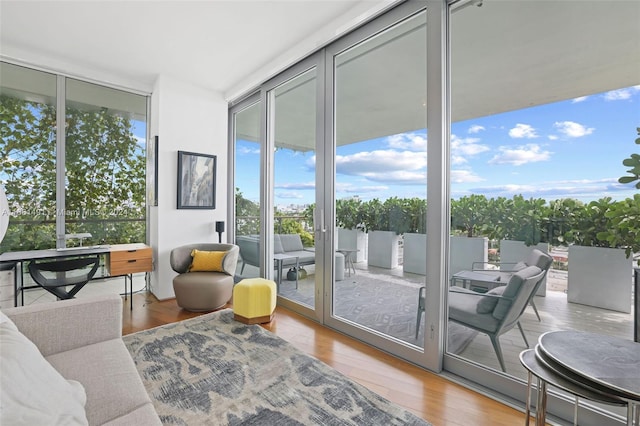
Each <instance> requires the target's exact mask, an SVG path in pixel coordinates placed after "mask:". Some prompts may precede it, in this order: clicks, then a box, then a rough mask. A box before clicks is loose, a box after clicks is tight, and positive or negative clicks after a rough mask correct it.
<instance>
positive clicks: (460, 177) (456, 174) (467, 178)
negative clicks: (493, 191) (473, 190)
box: [451, 170, 484, 183]
mask: <svg viewBox="0 0 640 426" xmlns="http://www.w3.org/2000/svg"><path fill="white" fill-rule="evenodd" d="M483 180H484V179H482V178H481V177H480V176H478V175H476V174H475V173H473V172H472V171H470V170H451V182H453V183H468V182H482V181H483Z"/></svg>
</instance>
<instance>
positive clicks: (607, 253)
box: [567, 246, 633, 313]
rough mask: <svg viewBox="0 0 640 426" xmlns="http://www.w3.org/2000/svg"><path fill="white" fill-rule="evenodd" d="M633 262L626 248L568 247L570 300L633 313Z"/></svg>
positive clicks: (568, 292) (568, 294) (568, 289)
mask: <svg viewBox="0 0 640 426" xmlns="http://www.w3.org/2000/svg"><path fill="white" fill-rule="evenodd" d="M632 288H633V259H632V258H631V257H629V258H627V256H626V254H625V251H624V250H623V249H612V248H604V247H583V246H569V281H568V284H567V300H568V301H569V302H572V303H580V304H582V305H589V306H595V307H597V308H603V309H610V310H613V311H620V312H625V313H630V312H631V290H632Z"/></svg>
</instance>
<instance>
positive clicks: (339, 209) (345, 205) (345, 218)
mask: <svg viewBox="0 0 640 426" xmlns="http://www.w3.org/2000/svg"><path fill="white" fill-rule="evenodd" d="M362 204H363V203H362V201H361V200H359V199H357V198H347V199H340V200H336V224H337V225H338V226H339V227H341V228H344V229H358V228H360V227H363V226H364V221H365V218H364V215H365V211H364V209H363V205H362Z"/></svg>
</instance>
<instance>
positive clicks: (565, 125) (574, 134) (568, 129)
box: [553, 121, 595, 138]
mask: <svg viewBox="0 0 640 426" xmlns="http://www.w3.org/2000/svg"><path fill="white" fill-rule="evenodd" d="M553 127H555V128H556V129H558V131H559V132H560V133H562V134H563V135H565V136H567V137H570V138H579V137H582V136H586V135H590V134H591V133H593V131H594V130H595V128H593V127H585V126H584V125H582V124H580V123H576V122H574V121H556V122H555V123H554V124H553Z"/></svg>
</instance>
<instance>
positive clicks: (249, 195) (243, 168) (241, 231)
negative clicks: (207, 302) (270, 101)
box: [233, 102, 262, 278]
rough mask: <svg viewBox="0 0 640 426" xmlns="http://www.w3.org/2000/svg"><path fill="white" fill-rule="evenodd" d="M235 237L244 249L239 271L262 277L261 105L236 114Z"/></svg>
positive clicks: (241, 249)
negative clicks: (260, 247)
mask: <svg viewBox="0 0 640 426" xmlns="http://www.w3.org/2000/svg"><path fill="white" fill-rule="evenodd" d="M233 138H234V142H235V177H234V182H235V207H236V212H235V213H236V214H235V220H236V223H235V237H236V244H237V245H238V247H240V260H239V262H240V263H239V265H238V268H237V272H236V273H239V275H240V276H241V277H243V278H255V277H259V276H260V249H259V244H260V223H261V222H260V172H261V167H260V154H261V151H262V144H261V143H260V102H257V103H254V104H253V105H251V106H249V107H247V108H245V109H243V110H241V111H238V112H237V113H235V115H234V136H233Z"/></svg>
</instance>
